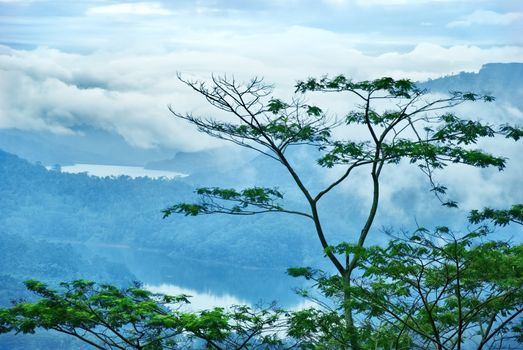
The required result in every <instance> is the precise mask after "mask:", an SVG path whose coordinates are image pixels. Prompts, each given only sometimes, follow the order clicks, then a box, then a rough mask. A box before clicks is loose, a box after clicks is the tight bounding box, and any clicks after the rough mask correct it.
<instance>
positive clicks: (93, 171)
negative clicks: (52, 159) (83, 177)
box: [46, 164, 187, 179]
mask: <svg viewBox="0 0 523 350" xmlns="http://www.w3.org/2000/svg"><path fill="white" fill-rule="evenodd" d="M46 168H47V169H48V170H51V169H52V168H53V167H52V166H47V167H46ZM60 170H61V171H62V172H64V173H71V174H78V173H87V174H88V175H91V176H97V177H106V176H122V175H125V176H129V177H132V178H136V177H150V178H153V179H159V178H167V179H174V178H177V177H185V176H187V174H182V173H178V172H174V171H166V170H151V169H145V168H143V167H137V166H125V165H100V164H74V165H64V166H62V167H61V168H60Z"/></svg>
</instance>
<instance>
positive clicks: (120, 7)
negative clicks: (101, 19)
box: [87, 2, 172, 16]
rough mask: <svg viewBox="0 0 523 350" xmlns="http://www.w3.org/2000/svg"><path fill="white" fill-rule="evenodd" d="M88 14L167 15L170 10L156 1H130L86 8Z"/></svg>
mask: <svg viewBox="0 0 523 350" xmlns="http://www.w3.org/2000/svg"><path fill="white" fill-rule="evenodd" d="M87 14H88V15H139V16H167V15H170V14H172V12H171V11H169V10H167V9H166V8H164V7H163V5H162V4H161V3H157V2H132V3H121V4H114V5H106V6H97V7H92V8H90V9H88V10H87Z"/></svg>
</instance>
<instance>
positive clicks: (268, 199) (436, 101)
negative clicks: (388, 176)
mask: <svg viewBox="0 0 523 350" xmlns="http://www.w3.org/2000/svg"><path fill="white" fill-rule="evenodd" d="M179 78H180V79H181V80H182V81H183V82H184V83H185V84H187V85H188V86H189V87H190V88H192V89H193V90H194V91H196V92H197V93H198V94H200V95H202V96H203V97H204V98H205V99H206V100H207V101H208V102H209V103H210V104H211V105H213V106H214V107H216V108H218V109H219V110H222V111H225V112H228V113H229V114H231V115H232V116H234V117H235V122H229V121H222V120H218V119H212V118H204V117H200V116H195V115H193V114H183V113H179V112H177V111H176V110H175V109H173V108H172V107H170V110H171V112H172V113H173V115H174V116H175V117H177V118H180V119H183V120H186V121H187V122H189V123H190V124H192V125H194V126H196V128H197V129H198V130H199V131H201V132H203V133H205V134H207V135H210V136H212V137H215V138H218V139H222V140H226V141H230V142H233V143H235V144H237V145H239V146H242V147H246V148H249V149H252V150H254V151H257V152H259V153H261V154H264V155H265V156H267V157H269V158H271V159H273V160H274V161H276V162H278V163H279V164H281V166H282V167H283V168H284V169H286V171H287V172H288V173H289V174H290V176H291V177H292V179H293V181H294V183H295V184H296V186H297V188H298V189H299V191H300V192H301V193H302V194H303V199H304V203H305V205H306V207H307V210H305V211H302V210H297V209H293V208H286V207H285V206H284V205H283V204H282V201H283V194H282V193H281V192H280V191H278V189H276V188H264V187H253V188H247V189H243V190H237V189H223V188H216V187H213V188H199V189H197V190H196V193H197V194H198V195H199V196H200V201H199V202H197V203H177V204H175V205H173V206H171V207H169V208H166V209H165V210H164V217H167V216H169V215H171V214H173V213H181V214H185V215H191V216H195V215H201V214H213V213H225V214H231V215H255V214H260V213H268V212H280V213H287V214H291V215H298V216H301V217H304V218H306V219H309V220H311V224H312V226H313V227H314V230H315V232H316V235H317V237H318V239H319V241H320V243H321V245H322V248H323V252H324V254H325V255H326V256H327V258H328V259H329V261H330V262H331V264H332V266H333V267H334V268H335V269H336V271H337V276H338V277H339V278H340V282H341V284H342V290H343V293H344V296H343V311H342V313H341V314H342V316H343V324H344V332H345V333H344V335H343V336H342V339H344V341H346V342H347V343H346V344H347V345H350V347H351V348H352V349H355V350H357V349H362V346H363V345H362V344H363V340H362V338H361V337H362V336H363V335H364V328H365V327H363V325H362V324H358V322H357V321H356V320H355V312H356V308H355V305H354V296H353V295H352V293H353V292H352V291H353V288H352V280H353V276H355V274H361V273H363V272H364V270H363V271H358V270H361V268H362V265H361V260H362V257H363V251H364V249H363V248H364V246H365V242H366V240H367V237H368V235H369V233H370V232H371V228H372V227H373V223H374V221H375V218H376V214H377V212H378V206H379V202H380V187H381V185H382V184H381V181H380V179H381V175H382V173H383V171H384V170H385V171H386V169H387V168H388V167H391V166H394V165H396V164H398V163H399V162H401V161H402V160H407V161H408V162H410V163H412V164H416V165H417V166H418V168H419V169H420V170H421V171H422V172H423V173H424V174H426V175H427V177H428V180H429V183H430V190H431V191H432V192H433V193H434V194H435V196H436V197H437V198H438V199H439V200H440V201H441V203H442V204H443V205H445V206H447V207H456V206H457V202H456V201H454V200H449V199H448V198H446V190H447V188H446V187H445V186H444V185H442V184H440V183H438V182H437V181H436V178H435V176H434V173H435V171H437V170H441V169H444V168H445V167H446V166H448V165H451V164H453V163H461V164H466V165H469V166H473V167H481V168H484V167H496V168H498V169H499V170H503V168H504V167H505V161H506V160H505V158H503V157H500V156H494V155H491V154H489V153H487V152H484V151H482V150H480V149H475V148H474V145H475V144H476V143H477V142H478V140H479V139H481V138H485V137H496V136H504V137H507V138H512V139H514V140H518V139H519V138H520V137H521V134H522V129H520V128H518V127H513V126H510V125H501V126H497V127H496V126H493V125H491V124H484V123H481V122H479V121H473V120H469V119H463V118H460V117H458V116H456V115H455V114H453V113H450V112H448V109H450V108H452V107H455V106H457V105H459V104H461V103H464V102H473V101H484V102H491V101H493V100H494V98H493V97H491V96H488V95H479V94H475V93H472V92H450V93H449V95H448V96H447V97H444V98H437V97H431V96H430V95H429V94H428V92H427V91H426V90H422V89H419V88H418V87H417V86H416V85H415V84H414V83H413V82H411V81H410V80H404V79H401V80H394V79H392V78H381V79H376V80H373V81H361V82H353V81H351V80H349V79H347V78H346V77H345V76H343V75H339V76H336V77H334V78H328V77H324V78H321V79H314V78H310V79H308V80H306V81H301V82H298V83H297V85H296V93H300V94H304V93H307V92H333V93H347V94H350V95H353V96H355V97H356V98H358V99H359V100H360V102H361V104H360V105H356V106H355V109H354V110H351V111H349V112H348V113H347V116H346V117H345V118H344V119H342V120H340V119H337V118H332V117H329V116H328V115H326V114H325V113H324V112H323V110H322V109H321V108H320V107H318V106H315V105H310V104H307V103H306V102H305V101H304V99H303V98H302V96H301V95H297V96H296V97H295V98H293V99H292V100H291V101H289V102H287V101H283V100H281V99H278V98H274V97H272V96H271V94H272V88H271V86H269V85H266V84H264V82H263V81H262V80H261V79H258V78H255V79H253V80H251V81H250V82H248V83H246V84H241V83H238V82H237V81H236V80H234V79H227V78H220V77H212V81H211V82H210V83H205V82H199V81H189V80H185V79H183V78H182V77H179ZM384 103H385V104H386V105H387V107H386V108H380V107H379V105H383V104H384ZM341 128H359V129H358V130H360V132H361V135H360V137H358V138H357V139H340V138H336V137H335V136H334V135H336V134H340V133H335V131H337V130H338V129H341ZM363 135H364V136H363ZM293 146H305V147H307V146H308V147H312V148H313V149H315V150H316V151H318V152H320V154H321V155H320V157H319V159H318V164H319V165H321V166H322V167H325V168H332V167H339V168H342V169H343V171H342V175H341V176H339V178H337V179H336V180H335V181H333V182H332V183H330V184H328V185H327V186H325V187H324V188H323V189H321V190H319V191H318V192H314V193H313V192H312V190H311V189H310V188H308V187H307V186H306V184H305V182H304V181H303V179H302V176H301V174H299V173H298V171H297V170H296V167H295V165H294V164H293V163H292V160H291V158H290V157H289V150H290V149H291V148H292V147H293ZM358 168H366V169H367V171H368V173H369V176H370V179H371V182H372V189H371V191H372V200H371V203H370V209H369V210H368V213H367V215H366V219H365V220H364V222H363V223H361V225H360V227H361V229H360V230H359V234H358V235H357V237H356V239H354V240H353V241H351V240H352V239H353V237H351V235H350V233H349V232H347V235H346V241H344V242H338V244H331V243H330V242H329V239H328V235H327V233H326V232H325V230H324V225H323V222H322V219H321V215H320V212H319V209H318V204H319V203H320V201H321V200H322V199H323V198H324V197H325V196H326V195H327V194H329V193H331V192H332V191H333V190H334V189H335V188H336V187H337V186H339V185H340V184H341V183H343V182H345V181H349V180H350V178H351V175H352V174H353V173H354V170H355V169H358ZM351 224H355V223H353V222H352V223H351ZM295 272H296V271H295Z"/></svg>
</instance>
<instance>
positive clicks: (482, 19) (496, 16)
mask: <svg viewBox="0 0 523 350" xmlns="http://www.w3.org/2000/svg"><path fill="white" fill-rule="evenodd" d="M522 19H523V12H508V13H498V12H494V11H485V10H477V11H474V12H473V13H471V14H469V15H466V16H463V17H461V18H460V19H459V20H457V21H452V22H450V23H448V24H447V27H449V28H456V27H470V26H473V25H492V26H508V25H510V24H512V23H514V22H516V21H520V20H522Z"/></svg>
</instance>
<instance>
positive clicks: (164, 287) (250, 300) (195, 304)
mask: <svg viewBox="0 0 523 350" xmlns="http://www.w3.org/2000/svg"><path fill="white" fill-rule="evenodd" d="M84 248H85V249H84ZM82 251H83V253H84V254H86V255H90V256H91V257H93V256H99V257H101V258H103V259H100V260H101V261H103V260H108V261H111V262H116V263H120V264H123V265H125V266H126V267H127V268H128V269H129V270H130V271H131V272H132V273H133V275H134V276H136V278H137V279H138V281H140V282H142V283H143V284H144V287H145V288H147V289H149V290H151V291H153V292H157V293H164V294H171V295H176V294H187V295H191V296H192V298H191V299H190V300H191V308H193V309H196V310H201V309H205V308H210V307H214V306H225V307H226V306H230V305H234V304H249V305H268V304H270V303H272V302H274V301H277V302H278V305H279V306H282V307H286V308H293V309H294V308H299V307H302V305H303V304H304V300H303V298H302V297H300V296H298V295H296V293H295V291H294V289H295V288H300V287H303V286H304V282H303V280H301V279H297V278H293V277H290V276H288V275H287V274H286V272H285V270H286V269H285V268H283V267H282V268H246V267H242V266H235V265H232V264H224V263H222V262H212V261H203V260H198V259H187V258H179V257H173V256H168V255H167V254H166V253H163V252H161V251H151V250H140V249H133V248H132V247H128V246H109V245H107V246H105V245H99V244H93V245H89V244H87V245H85V246H84V247H83V248H82Z"/></svg>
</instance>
